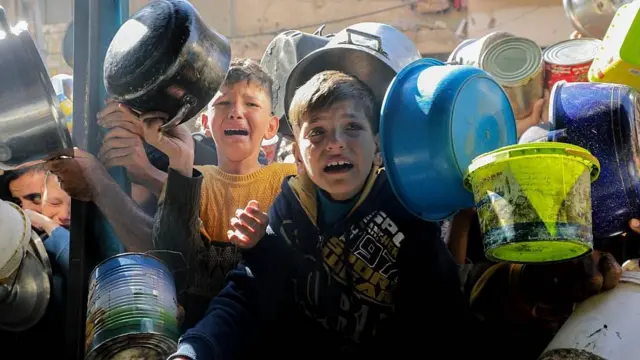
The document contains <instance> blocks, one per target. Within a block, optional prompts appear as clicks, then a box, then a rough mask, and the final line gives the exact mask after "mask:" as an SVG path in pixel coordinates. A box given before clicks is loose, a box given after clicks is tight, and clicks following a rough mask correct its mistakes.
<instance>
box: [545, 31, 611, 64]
mask: <svg viewBox="0 0 640 360" xmlns="http://www.w3.org/2000/svg"><path fill="white" fill-rule="evenodd" d="M601 46H602V41H600V40H598V39H591V38H584V39H573V40H565V41H561V42H559V43H556V44H553V45H551V46H549V47H548V48H546V49H545V51H544V52H543V53H542V58H543V59H544V61H545V62H546V63H547V64H551V65H561V66H572V65H580V64H586V63H588V62H591V61H593V59H594V58H595V57H596V55H597V54H598V51H599V50H600V47H601Z"/></svg>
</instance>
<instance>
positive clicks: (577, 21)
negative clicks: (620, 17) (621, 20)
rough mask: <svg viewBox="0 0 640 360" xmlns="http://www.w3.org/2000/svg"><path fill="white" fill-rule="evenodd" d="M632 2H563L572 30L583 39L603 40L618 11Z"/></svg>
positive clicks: (610, 0)
mask: <svg viewBox="0 0 640 360" xmlns="http://www.w3.org/2000/svg"><path fill="white" fill-rule="evenodd" d="M630 2H632V0H563V2H562V3H563V5H564V12H565V14H566V15H567V18H569V20H570V21H571V24H572V25H573V28H574V29H576V30H577V31H578V32H579V33H581V34H582V35H583V36H585V37H592V38H596V39H602V38H604V35H605V34H606V33H607V29H609V25H610V24H611V20H613V16H614V15H615V14H616V11H618V9H619V8H620V7H621V6H622V5H624V4H626V3H630Z"/></svg>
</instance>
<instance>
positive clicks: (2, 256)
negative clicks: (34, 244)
mask: <svg viewBox="0 0 640 360" xmlns="http://www.w3.org/2000/svg"><path fill="white" fill-rule="evenodd" d="M30 237H31V221H29V218H28V217H27V216H26V215H25V214H24V212H22V209H20V207H18V206H17V205H15V204H13V203H10V202H6V201H2V200H0V280H2V279H6V278H8V277H9V276H11V274H13V272H14V271H15V270H16V269H17V268H18V266H20V263H21V262H22V257H23V255H24V252H25V251H26V247H27V245H28V244H29V239H30Z"/></svg>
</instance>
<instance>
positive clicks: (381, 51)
mask: <svg viewBox="0 0 640 360" xmlns="http://www.w3.org/2000/svg"><path fill="white" fill-rule="evenodd" d="M420 58H421V56H420V52H419V51H418V48H417V47H416V45H415V44H414V43H413V42H412V41H411V40H410V39H409V38H408V37H407V36H406V35H405V34H404V33H403V32H401V31H400V30H398V29H396V28H394V27H392V26H389V25H385V24H380V23H359V24H355V25H352V26H349V27H348V28H346V29H344V30H342V31H340V32H338V33H337V34H336V35H335V36H334V37H333V38H332V39H331V41H329V43H328V44H327V45H326V46H325V47H323V48H321V49H318V50H316V51H314V52H312V53H311V54H309V55H307V56H306V57H305V58H304V59H302V60H301V61H300V62H299V63H298V64H297V65H296V66H295V68H293V70H292V71H291V74H290V75H289V79H288V80H287V85H286V90H285V94H286V95H285V98H284V106H285V111H286V112H288V111H289V106H290V105H291V100H292V99H293V95H294V94H295V92H296V90H297V89H298V88H299V87H300V86H302V85H304V84H305V83H306V82H307V81H309V79H311V78H312V77H313V76H314V75H316V74H318V73H320V72H322V71H325V70H337V71H341V72H343V73H346V74H349V75H352V76H355V77H357V78H358V79H359V80H360V81H362V82H364V83H365V84H367V85H368V86H369V87H370V88H371V90H372V91H373V93H374V95H375V97H376V101H377V102H378V106H379V105H380V104H382V100H383V99H384V95H385V93H386V91H387V87H389V84H390V83H391V80H393V78H394V77H395V76H396V74H397V73H398V72H399V71H400V70H401V69H402V68H404V67H405V66H407V65H409V64H410V63H411V62H413V61H415V60H418V59H420Z"/></svg>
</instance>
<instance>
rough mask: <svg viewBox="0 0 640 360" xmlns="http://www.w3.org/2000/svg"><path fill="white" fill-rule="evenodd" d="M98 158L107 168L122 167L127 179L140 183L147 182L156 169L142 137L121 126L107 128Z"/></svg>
mask: <svg viewBox="0 0 640 360" xmlns="http://www.w3.org/2000/svg"><path fill="white" fill-rule="evenodd" d="M140 128H141V129H142V125H140ZM98 158H99V159H100V161H101V162H102V163H103V164H104V166H105V167H106V168H107V169H110V168H112V167H115V166H122V167H124V168H125V169H126V170H127V176H128V177H129V179H130V180H131V181H132V182H134V183H136V184H140V185H145V184H147V183H149V181H150V179H151V178H152V175H151V174H152V173H153V172H154V171H155V170H157V169H156V168H154V167H153V165H151V163H150V162H149V158H148V157H147V153H146V151H145V149H144V144H143V142H142V138H141V137H140V136H138V135H137V134H135V133H132V132H130V131H129V130H127V129H125V128H121V127H114V128H111V130H109V132H108V133H107V135H106V136H105V137H104V139H103V140H102V147H101V148H100V151H99V152H98Z"/></svg>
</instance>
